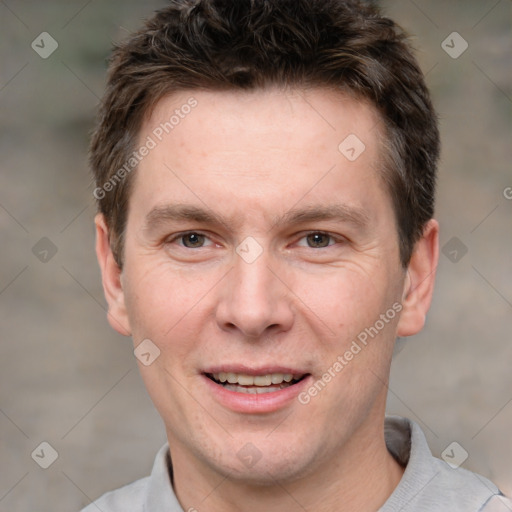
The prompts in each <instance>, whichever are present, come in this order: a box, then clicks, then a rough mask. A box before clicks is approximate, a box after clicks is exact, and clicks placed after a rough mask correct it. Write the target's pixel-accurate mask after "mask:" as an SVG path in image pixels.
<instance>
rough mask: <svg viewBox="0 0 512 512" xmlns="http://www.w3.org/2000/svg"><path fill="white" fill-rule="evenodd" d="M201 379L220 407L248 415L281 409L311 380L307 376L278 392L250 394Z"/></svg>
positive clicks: (208, 379) (204, 376) (206, 378)
mask: <svg viewBox="0 0 512 512" xmlns="http://www.w3.org/2000/svg"><path fill="white" fill-rule="evenodd" d="M201 377H202V378H203V380H204V381H205V383H206V385H207V386H208V389H209V390H210V391H211V393H212V394H213V395H214V397H215V398H216V399H217V401H218V402H220V404H221V405H223V406H224V407H227V408H228V409H231V410H232V411H235V412H242V413H250V414H251V413H252V414H257V413H267V412H274V411H277V410H279V409H282V408H283V407H285V406H286V405H288V404H289V403H290V402H292V401H293V400H295V399H296V398H297V396H298V395H299V394H300V392H301V391H303V390H304V389H305V388H306V387H307V386H308V384H309V380H310V379H311V375H308V376H306V377H304V378H303V379H302V380H301V381H299V382H297V383H296V384H293V385H291V386H288V387H286V388H283V389H280V390H279V391H272V392H270V393H260V394H252V393H238V392H236V391H231V390H229V389H225V388H224V387H223V386H221V385H220V384H217V383H216V382H214V381H213V380H212V379H210V378H209V377H207V376H206V375H202V376H201Z"/></svg>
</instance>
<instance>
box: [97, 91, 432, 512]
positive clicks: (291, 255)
mask: <svg viewBox="0 0 512 512" xmlns="http://www.w3.org/2000/svg"><path fill="white" fill-rule="evenodd" d="M190 96H193V97H194V98H195V99H196V100H197V106H196V107H195V108H194V110H193V111H192V112H191V113H190V114H189V115H187V116H186V117H184V119H181V120H180V123H179V125H177V126H175V127H174V129H173V131H172V132H170V133H169V134H167V135H165V136H164V137H163V139H162V141H161V142H159V143H158V144H157V146H156V147H155V148H154V149H152V150H151V151H150V152H149V154H148V155H147V156H146V157H145V158H144V159H143V160H142V161H141V163H140V164H139V167H138V169H137V171H136V175H135V176H134V178H135V182H134V187H133V192H132V196H131V198H130V208H129V214H128V222H127V228H126V237H125V248H124V260H123V261H124V265H123V270H122V272H121V271H120V270H119V268H118V266H117V265H116V264H115V261H114V258H113V256H112V253H111V251H110V247H109V244H108V229H107V226H106V224H105V222H104V219H103V218H102V216H101V215H98V216H97V217H96V226H97V254H98V260H99V263H100V267H101V270H102V275H103V285H104V289H105V295H106V297H107V301H108V304H109V320H110V322H111V324H112V326H113V327H114V328H115V329H117V330H118V331H119V332H121V333H122V334H125V335H131V336H132V337H133V341H134V345H135V346H137V345H138V344H139V343H140V342H141V341H142V340H144V339H147V338H149V339H150V340H152V342H153V343H154V344H155V345H156V346H157V347H158V348H159V350H160V356H159V357H158V358H157V359H156V360H155V361H154V362H153V363H152V364H151V365H149V366H144V365H142V364H140V363H139V366H140V371H141V374H142V377H143V379H144V382H145V385H146V387H147V389H148V392H149V394H150V396H151V398H152V400H153V402H154V403H155V406H156V407H157V409H158V411H159V412H160V414H161V416H162V418H163V420H164V422H165V426H166V431H167V437H168V440H169V445H170V451H171V457H172V460H173V467H174V482H173V484H174V488H175V491H176V494H177V496H178V499H179V500H180V502H181V504H182V506H183V508H184V510H187V509H188V508H189V507H195V508H196V509H197V510H209V511H213V512H216V511H221V510H222V511H235V510H236V511H238V510H244V511H253V510H254V511H256V510H267V511H273V510H281V511H282V510H287V511H295V510H297V511H299V510H304V509H306V510H315V511H334V510H336V511H345V510H346V511H349V510H351V511H353V510H359V511H375V510H377V509H378V508H379V506H381V505H382V504H383V503H384V502H385V501H386V499H387V498H388V497H389V495H390V494H391V492H392V491H393V489H394V488H395V487H396V485H397V484H398V482H399V480H400V478H401V476H402V473H403V468H401V467H400V466H399V465H398V464H397V463H396V462H395V461H394V459H393V458H392V457H391V456H390V454H389V453H388V452H387V449H386V446H385V442H384V434H383V422H384V414H385V401H386V385H387V382H388V377H389V368H390V362H391V356H392V351H393V345H394V341H395V339H396V336H410V335H413V334H415V333H417V332H418V331H419V330H421V328H422V327H423V324H424V321H425V315H426V312H427V310H428V308H429V305H430V301H431V296H432V289H433V283H434V277H435V268H436V265H437V258H438V224H437V222H436V221H435V220H431V221H430V222H429V223H428V224H427V226H426V227H425V231H424V235H423V238H421V240H420V241H419V242H418V243H417V244H416V247H415V251H414V254H413V257H412V259H411V262H410V265H409V267H408V269H403V267H402V266H401V265H400V261H399V251H398V238H397V236H398V235H397V229H396V223H395V218H394V213H393V209H392V205H391V199H390V197H389V195H388V193H387V191H386V189H385V187H384V186H383V183H382V180H381V179H380V177H379V162H380V155H379V147H380V146H379V140H380V137H381V130H380V122H379V118H378V115H377V114H376V113H375V111H374V110H373V109H372V108H371V107H370V106H368V105H366V104H364V103H361V102H358V101H356V100H354V99H351V98H348V97H346V96H342V95H341V94H340V93H339V92H332V91H327V90H322V89H313V90H308V91H306V90H286V91H285V90H280V89H269V90H265V91H262V90H260V91H256V92H236V93H235V92H213V91H209V92H208V91H187V92H185V93H182V94H175V95H173V96H170V97H167V98H164V99H163V100H161V101H160V102H159V103H158V104H157V106H156V108H155V109H154V111H153V113H152V115H151V117H150V118H149V119H147V120H146V122H145V124H144V126H143V127H142V130H141V133H140V141H144V140H146V137H147V136H148V135H149V136H151V134H152V131H153V130H154V128H155V127H157V126H158V125H159V124H160V123H161V122H164V121H166V120H168V119H169V117H170V116H171V115H172V113H173V111H174V110H175V109H176V108H179V107H180V105H183V104H184V103H185V102H186V101H187V99H188V98H189V97H190ZM349 134H355V135H357V137H358V138H359V139H360V140H361V141H363V142H364V144H365V150H364V151H363V153H362V154H361V155H360V156H359V157H358V158H357V159H356V160H355V161H349V160H348V159H347V158H346V157H345V156H344V155H343V154H342V153H341V152H340V151H339V150H338V146H339V144H340V143H341V142H342V141H343V140H344V139H345V138H346V137H347V136H348V135H349ZM176 203H181V204H185V203H186V204H189V205H194V206H196V207H198V208H203V209H205V210H207V211H209V212H214V213H215V214H217V215H218V216H221V217H222V218H223V219H224V221H223V222H222V223H220V224H211V223H206V222H203V221H200V222H199V221H197V220H180V221H174V220H171V219H168V218H162V216H161V215H160V217H159V216H158V215H155V214H154V213H153V214H152V215H150V216H149V218H148V214H149V213H150V212H151V211H152V210H154V209H155V208H156V209H159V210H158V211H160V212H161V211H162V210H161V209H162V208H163V207H165V206H166V205H172V204H176ZM326 205H342V206H343V207H344V208H345V210H347V209H350V211H351V212H353V211H356V212H358V217H357V218H358V219H359V220H361V219H364V222H363V223H358V222H354V221H353V219H352V218H347V219H341V220H340V219H334V220H333V219H330V220H329V219H327V220H315V221H305V222H300V223H294V224H290V223H276V222H275V220H276V219H277V217H278V216H281V215H284V214H286V213H287V212H289V211H290V210H293V209H304V208H313V207H316V206H326ZM188 231H194V232H196V233H198V234H199V235H205V237H201V236H199V238H198V237H197V236H196V237H195V238H194V237H193V238H192V239H191V238H187V237H185V238H173V237H176V235H178V234H183V232H188ZM318 231H321V232H325V233H328V234H329V235H332V238H329V237H328V236H323V237H320V238H319V239H318V238H315V237H311V236H308V235H310V234H312V233H315V232H318ZM246 237H252V238H254V239H255V240H256V241H257V243H258V244H259V247H260V248H261V250H262V252H261V254H260V255H259V256H258V257H257V258H256V259H255V260H254V261H253V262H252V263H247V262H246V261H245V260H244V259H243V258H242V257H241V256H240V255H239V254H238V253H237V252H236V249H237V247H238V246H239V244H241V243H242V242H243V241H244V240H245V239H246ZM187 245H188V247H187ZM397 303H398V304H401V306H402V309H401V312H400V314H397V315H396V316H395V317H394V318H393V319H392V320H390V321H389V322H388V323H386V325H385V327H384V328H383V329H381V330H380V331H379V333H378V335H376V336H375V337H373V338H372V339H371V340H370V341H369V343H368V344H367V345H366V346H365V347H364V348H363V349H362V350H361V351H360V352H359V353H358V354H357V355H355V356H354V357H353V359H352V360H351V361H349V362H348V364H347V365H346V366H345V367H344V368H343V370H342V371H340V372H339V373H337V374H336V377H335V378H332V380H331V381H330V382H329V383H328V384H327V385H326V386H325V388H324V389H323V390H322V391H321V392H319V393H318V394H317V395H316V396H315V397H314V398H312V399H311V401H310V402H309V403H307V404H302V403H300V402H299V401H298V400H293V401H291V402H290V403H288V404H286V405H285V406H284V407H281V408H279V409H278V410H275V411H273V412H268V413H247V412H245V413H240V412H235V411H233V410H231V409H229V408H228V407H226V406H224V405H222V404H221V403H220V402H219V401H218V400H217V399H216V397H215V396H214V394H213V393H212V392H211V391H210V389H209V388H208V386H206V385H205V380H204V379H205V377H204V376H203V375H202V372H203V371H204V370H205V368H208V367H211V365H221V364H244V365H246V366H248V367H263V366H269V365H281V366H286V367H291V368H296V369H300V370H301V372H302V373H309V374H311V377H309V378H310V379H311V383H313V382H315V381H317V380H318V379H321V378H322V375H323V374H324V373H325V372H326V371H327V369H328V368H329V367H332V365H333V363H334V362H335V361H336V360H337V357H338V356H339V355H343V354H344V353H345V352H346V351H347V350H348V349H349V348H350V346H351V344H352V342H353V341H354V340H355V339H356V337H357V335H358V334H359V333H361V332H362V331H364V329H365V328H368V327H370V326H373V325H375V323H376V320H378V319H379V317H380V315H381V314H385V312H386V311H387V310H389V309H390V308H391V307H392V305H393V304H397ZM247 443H251V444H252V445H254V447H256V448H257V450H258V453H259V454H260V455H261V458H260V460H259V461H258V462H257V463H256V464H255V465H253V466H252V467H248V466H247V465H246V464H244V461H243V460H241V458H239V457H238V456H237V453H238V452H239V450H240V449H242V448H243V447H244V446H245V445H246V444H247ZM213 489H215V490H214V491H213ZM212 491H213V492H212Z"/></svg>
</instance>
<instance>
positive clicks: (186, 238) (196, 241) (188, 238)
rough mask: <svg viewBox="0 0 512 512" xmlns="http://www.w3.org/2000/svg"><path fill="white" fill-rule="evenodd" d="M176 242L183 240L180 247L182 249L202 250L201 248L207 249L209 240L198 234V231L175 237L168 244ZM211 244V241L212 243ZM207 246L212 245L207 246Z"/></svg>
mask: <svg viewBox="0 0 512 512" xmlns="http://www.w3.org/2000/svg"><path fill="white" fill-rule="evenodd" d="M176 240H181V242H182V243H180V244H179V245H180V246H182V247H186V248H187V249H200V248H201V247H205V241H207V240H209V239H208V237H207V236H206V235H203V234H202V233H198V232H197V231H189V232H188V233H181V234H179V235H176V236H174V237H173V238H171V239H170V240H168V242H167V243H174V242H175V241H176ZM210 242H211V241H210ZM207 245H212V244H211V243H210V244H207Z"/></svg>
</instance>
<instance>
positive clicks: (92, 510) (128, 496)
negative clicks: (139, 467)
mask: <svg viewBox="0 0 512 512" xmlns="http://www.w3.org/2000/svg"><path fill="white" fill-rule="evenodd" d="M148 483H149V477H145V478H141V479H140V480H136V481H135V482H133V483H131V484H128V485H125V486H124V487H120V488H119V489H116V490H115V491H110V492H107V493H106V494H104V495H103V496H101V497H100V498H98V499H97V500H95V501H94V502H92V503H91V504H90V505H88V506H87V507H85V508H84V509H82V510H81V512H98V510H101V511H102V512H142V511H143V506H144V498H145V496H146V490H147V487H148Z"/></svg>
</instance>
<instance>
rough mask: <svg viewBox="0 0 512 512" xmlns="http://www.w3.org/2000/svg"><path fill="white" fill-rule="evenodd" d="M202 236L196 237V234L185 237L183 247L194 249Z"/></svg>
mask: <svg viewBox="0 0 512 512" xmlns="http://www.w3.org/2000/svg"><path fill="white" fill-rule="evenodd" d="M202 236H203V235H198V234H197V233H191V234H189V235H186V236H185V237H184V239H183V240H184V242H185V246H187V247H190V246H192V247H196V246H198V245H200V244H201V241H202V240H201V237H202ZM187 242H190V243H187Z"/></svg>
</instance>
